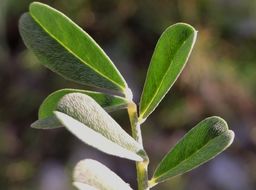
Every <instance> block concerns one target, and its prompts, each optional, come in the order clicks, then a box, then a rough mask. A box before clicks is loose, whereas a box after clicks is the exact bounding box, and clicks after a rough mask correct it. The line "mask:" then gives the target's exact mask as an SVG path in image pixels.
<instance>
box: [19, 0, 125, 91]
mask: <svg viewBox="0 0 256 190" xmlns="http://www.w3.org/2000/svg"><path fill="white" fill-rule="evenodd" d="M19 29H20V34H21V36H22V39H23V41H24V43H25V45H26V46H27V47H28V48H29V49H30V50H32V51H33V52H34V54H35V55H36V56H37V57H38V59H39V60H40V61H41V63H42V64H43V65H45V66H46V67H48V68H49V69H51V70H52V71H54V72H56V73H58V74H59V75H61V76H63V77H64V78H66V79H69V80H72V81H74V82H77V83H80V84H84V85H88V86H93V87H98V88H103V89H108V90H112V91H118V92H125V91H126V87H127V85H126V82H125V80H124V79H123V77H122V76H121V74H120V73H119V71H118V70H117V69H116V67H115V66H114V64H113V63H112V61H111V60H110V59H109V57H108V56H107V55H106V54H105V53H104V51H103V50H102V49H101V48H100V46H99V45H98V44H97V43H96V42H95V41H94V40H93V39H92V38H91V37H90V36H89V35H88V34H87V33H86V32H85V31H83V30H82V29H81V28H80V27H79V26H77V25H76V24H75V23H74V22H72V21H71V20H70V19H69V18H68V17H66V16H65V15H64V14H62V13H61V12H59V11H57V10H55V9H53V8H52V7H50V6H48V5H45V4H42V3H39V2H34V3H31V4H30V9H29V13H25V14H24V15H23V16H22V17H21V19H20V22H19Z"/></svg>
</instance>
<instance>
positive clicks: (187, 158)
mask: <svg viewBox="0 0 256 190" xmlns="http://www.w3.org/2000/svg"><path fill="white" fill-rule="evenodd" d="M227 131H229V130H227ZM227 131H224V132H223V133H221V134H220V135H218V136H216V137H214V138H212V139H211V140H209V141H208V142H207V143H206V144H205V145H203V146H201V147H200V148H198V150H196V151H195V152H194V153H192V154H191V155H190V156H188V157H186V158H185V159H184V160H182V161H181V162H179V163H178V164H177V165H176V166H175V167H172V168H171V169H170V170H173V169H175V168H177V167H179V166H180V165H181V164H183V163H184V162H185V161H187V160H189V159H190V158H191V157H192V156H193V155H195V154H196V153H197V152H199V151H200V150H201V149H202V148H204V147H206V146H207V145H208V144H210V142H211V141H213V140H214V139H215V138H217V137H219V136H221V135H223V134H224V133H226V132H227ZM170 170H169V171H170ZM169 171H166V172H164V173H163V174H162V175H160V176H158V177H156V178H154V177H153V179H154V180H155V181H157V179H159V178H161V177H163V176H164V175H166V174H168V172H169ZM178 175H179V174H178Z"/></svg>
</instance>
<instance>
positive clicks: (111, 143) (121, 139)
mask: <svg viewBox="0 0 256 190" xmlns="http://www.w3.org/2000/svg"><path fill="white" fill-rule="evenodd" d="M56 110H57V111H55V112H54V114H55V116H56V118H57V119H58V120H59V122H60V123H61V124H62V125H63V126H64V127H66V128H67V129H68V130H69V131H70V132H71V133H73V134H74V135H75V136H76V137H77V138H79V139H80V140H82V141H83V142H85V143H87V144H89V145H91V146H93V147H95V148H97V149H99V150H101V151H103V152H105V153H108V154H111V155H115V156H119V157H123V158H127V159H131V160H137V161H138V160H139V161H141V160H143V158H144V156H146V155H145V152H144V150H143V148H142V145H140V144H139V143H138V142H137V141H135V140H134V139H133V138H132V137H131V136H130V135H129V134H127V133H126V132H125V131H124V130H123V129H122V128H121V127H120V125H119V124H118V123H117V122H116V121H115V120H114V119H113V118H112V117H110V115H108V113H107V112H106V111H105V110H104V109H103V108H102V107H101V106H100V105H99V104H97V102H95V101H94V100H93V99H92V98H91V97H89V96H87V95H85V94H81V93H70V94H67V95H65V96H64V97H63V98H62V99H61V100H60V101H59V103H58V105H57V108H56Z"/></svg>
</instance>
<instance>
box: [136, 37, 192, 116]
mask: <svg viewBox="0 0 256 190" xmlns="http://www.w3.org/2000/svg"><path fill="white" fill-rule="evenodd" d="M191 35H193V33H192V34H191ZM191 35H189V37H188V38H190V36H191ZM188 38H187V39H188ZM186 41H187V40H184V42H183V43H182V45H180V46H179V48H178V50H176V52H175V53H174V56H173V57H175V56H176V54H177V52H178V51H179V49H180V48H181V47H182V46H183V45H184V43H185V42H186ZM173 60H174V59H173ZM173 60H172V61H171V63H170V65H169V67H168V69H167V71H166V72H165V74H164V76H163V77H162V80H161V82H160V85H159V87H158V88H157V90H156V92H155V93H154V95H153V97H152V99H151V100H150V102H149V104H148V105H147V107H146V108H145V109H144V111H143V112H142V113H141V115H140V116H139V117H140V118H141V119H143V118H144V117H143V115H144V114H145V113H146V112H147V110H148V108H149V107H150V106H151V105H152V103H153V100H154V98H155V97H156V96H157V94H158V92H159V91H160V89H161V87H162V84H163V81H164V80H165V78H166V76H167V73H168V72H169V70H170V69H171V66H172V64H173ZM184 66H185V64H183V68H184ZM177 78H178V76H177V77H176V78H175V79H174V81H175V80H176V79H177ZM172 85H173V84H172ZM172 85H171V86H170V87H169V88H168V90H169V89H170V88H171V87H172ZM168 90H167V91H168ZM163 98H164V97H161V99H160V101H161V100H162V99H163ZM160 101H159V103H160Z"/></svg>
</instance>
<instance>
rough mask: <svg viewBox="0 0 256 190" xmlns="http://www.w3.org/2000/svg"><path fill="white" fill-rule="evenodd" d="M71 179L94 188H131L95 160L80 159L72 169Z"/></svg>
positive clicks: (127, 189)
mask: <svg viewBox="0 0 256 190" xmlns="http://www.w3.org/2000/svg"><path fill="white" fill-rule="evenodd" d="M73 180H74V181H75V182H76V183H77V182H78V183H82V184H87V185H90V186H92V187H94V188H96V189H107V190H120V189H122V190H132V189H131V187H130V186H129V184H127V183H125V182H124V181H123V180H122V179H121V178H120V177H119V176H118V175H116V174H115V173H114V172H113V171H111V170H110V169H109V168H107V167H106V166H104V165H103V164H101V163H100V162H97V161H96V160H91V159H85V160H82V161H80V162H79V163H78V164H77V165H76V166H75V169H74V172H73Z"/></svg>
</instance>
